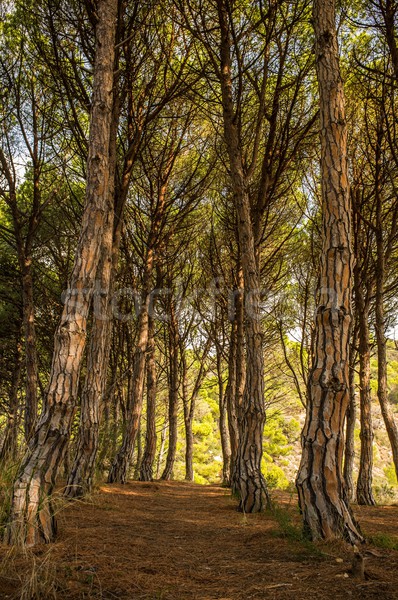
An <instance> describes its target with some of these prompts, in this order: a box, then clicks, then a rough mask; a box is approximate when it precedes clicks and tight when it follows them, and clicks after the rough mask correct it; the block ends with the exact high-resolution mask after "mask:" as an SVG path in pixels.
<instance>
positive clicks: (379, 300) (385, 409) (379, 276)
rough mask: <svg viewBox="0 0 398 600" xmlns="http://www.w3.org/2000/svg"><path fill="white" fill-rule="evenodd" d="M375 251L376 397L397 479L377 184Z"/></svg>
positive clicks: (397, 441)
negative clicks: (390, 399) (388, 382)
mask: <svg viewBox="0 0 398 600" xmlns="http://www.w3.org/2000/svg"><path fill="white" fill-rule="evenodd" d="M376 251H377V262H376V299H375V313H376V314H375V317H376V318H375V330H376V342H377V384H378V385H377V397H378V399H379V403H380V408H381V414H382V416H383V420H384V424H385V426H386V430H387V435H388V439H389V441H390V445H391V450H392V457H393V462H394V467H395V472H396V474H397V477H398V427H397V424H396V422H395V419H394V414H393V412H392V410H391V406H390V403H389V400H388V387H387V342H386V334H385V329H386V324H385V314H384V278H385V258H384V252H385V248H384V236H383V217H382V199H381V196H380V193H379V189H378V184H376Z"/></svg>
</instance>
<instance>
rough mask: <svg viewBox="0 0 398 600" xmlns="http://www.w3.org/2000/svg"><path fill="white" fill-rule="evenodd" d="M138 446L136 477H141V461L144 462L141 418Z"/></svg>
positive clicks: (137, 439) (137, 438)
mask: <svg viewBox="0 0 398 600" xmlns="http://www.w3.org/2000/svg"><path fill="white" fill-rule="evenodd" d="M135 443H136V448H137V452H136V457H137V458H136V461H135V467H134V479H139V477H140V469H141V462H142V436H141V419H140V422H139V424H138V431H137V437H136V441H135Z"/></svg>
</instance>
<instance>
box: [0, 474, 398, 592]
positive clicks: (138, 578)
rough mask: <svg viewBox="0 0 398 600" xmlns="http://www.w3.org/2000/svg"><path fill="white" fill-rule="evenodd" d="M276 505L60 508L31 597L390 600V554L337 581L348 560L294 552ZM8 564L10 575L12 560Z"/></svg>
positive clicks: (206, 493)
mask: <svg viewBox="0 0 398 600" xmlns="http://www.w3.org/2000/svg"><path fill="white" fill-rule="evenodd" d="M278 501H279V503H282V504H284V508H285V509H286V508H287V512H286V510H283V511H281V510H277V511H276V515H275V514H273V515H270V514H267V513H265V514H260V515H258V514H257V515H246V516H245V515H243V514H241V513H238V512H237V511H236V501H235V500H234V499H233V498H231V496H230V495H229V492H228V491H227V490H225V489H223V488H221V487H218V486H200V485H195V484H188V483H182V482H154V483H139V482H133V483H128V484H127V485H124V486H120V485H104V486H101V489H100V492H99V493H98V494H94V495H93V496H92V497H91V499H88V500H83V501H74V502H71V503H68V504H67V505H66V507H64V508H63V509H62V510H61V511H60V514H59V517H58V519H59V537H58V541H57V543H55V544H53V545H51V546H45V547H42V548H38V549H35V557H36V566H35V569H36V571H37V577H36V579H38V580H39V581H38V583H37V586H36V587H38V588H40V585H41V586H42V591H41V592H40V593H41V595H39V596H38V597H39V598H43V599H44V600H50V599H51V598H57V599H60V600H61V599H62V600H63V599H65V600H66V599H68V600H73V599H77V598H82V599H83V598H86V599H88V598H92V599H99V598H103V599H104V600H112V599H116V598H121V599H123V600H157V599H159V600H160V599H162V600H188V599H189V600H216V599H217V600H260V599H262V600H265V599H267V600H273V599H278V600H301V599H303V600H304V599H306V600H307V599H308V600H311V599H314V600H315V599H316V600H318V599H319V598H326V599H333V600H336V599H340V598H341V599H344V600H346V598H354V599H362V598H364V599H370V598H377V599H378V600H390V599H395V598H398V552H396V551H391V550H384V549H383V550H380V549H379V548H378V549H377V550H376V554H377V557H373V558H372V560H371V562H372V565H371V566H372V579H370V580H369V581H363V582H361V581H356V580H355V579H353V578H352V577H348V576H345V575H344V573H345V572H347V571H348V569H349V568H350V561H351V558H352V553H351V552H350V551H349V550H348V549H346V548H345V547H344V546H343V545H342V544H333V545H332V546H330V545H329V546H327V547H325V546H323V547H321V548H319V547H315V546H314V545H313V544H310V543H304V542H303V541H302V540H301V539H300V536H299V533H298V531H299V530H298V529H297V528H296V527H295V525H294V523H293V524H292V522H291V520H290V518H287V514H288V513H289V514H291V515H292V518H293V521H294V520H295V519H297V518H298V515H297V509H296V507H295V499H294V498H291V497H290V496H289V495H288V494H279V495H278ZM366 510H382V509H365V510H364V511H362V513H361V519H363V518H365V519H366V518H367V517H366ZM375 514H376V513H374V512H372V513H371V515H372V518H373V517H374V516H375ZM383 514H384V513H383ZM386 515H388V518H387V521H388V524H389V526H390V528H391V525H394V523H395V528H396V526H397V518H398V507H393V508H391V507H390V508H389V512H388V513H386ZM369 522H370V521H369ZM379 525H380V524H378V525H377V528H378V529H379ZM1 550H2V551H3V550H4V548H2V549H1ZM336 558H337V559H338V560H337V561H336ZM13 560H14V564H13V566H14V568H18V559H17V558H16V557H14V559H13ZM19 560H20V566H19V574H18V577H19V578H20V579H22V581H25V583H24V585H25V588H26V581H27V580H28V579H29V577H28V575H29V576H30V577H31V575H32V573H31V572H30V571H29V569H28V570H27V572H26V574H25V575H24V576H22V575H21V574H22V572H23V570H24V569H25V570H26V569H27V564H26V559H25V563H24V562H23V559H22V558H21V559H19ZM46 565H47V566H46ZM48 565H51V568H48ZM45 578H47V579H48V581H47V582H45ZM11 579H12V577H10V573H9V574H8V577H7V578H6V579H3V580H2V578H1V573H0V598H12V597H14V598H17V597H20V593H19V595H18V594H17V593H16V591H17V588H16V587H15V582H14V590H15V592H14V594H10V586H9V584H10V582H11ZM31 579H32V577H31ZM41 580H43V581H42V584H40V581H41ZM4 581H6V583H7V584H8V585H7V590H6V587H4V586H3V585H2V583H3V582H4ZM45 586H47V587H45ZM2 589H3V593H2V592H1V590H2ZM5 590H6V591H5ZM50 592H51V595H50ZM32 597H33V596H32ZM25 598H29V595H25Z"/></svg>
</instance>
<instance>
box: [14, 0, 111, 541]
mask: <svg viewBox="0 0 398 600" xmlns="http://www.w3.org/2000/svg"><path fill="white" fill-rule="evenodd" d="M97 14H98V24H97V31H96V57H95V65H94V79H93V100H92V113H91V123H90V140H89V156H88V163H87V187H86V206H85V210H84V215H83V222H82V229H81V234H80V240H79V244H78V248H77V251H76V256H75V264H74V268H73V272H72V277H71V282H70V291H69V294H68V296H67V298H66V300H65V305H64V310H63V313H62V317H61V320H60V323H59V325H58V328H57V331H56V334H55V344H54V354H53V363H52V367H51V374H50V382H49V386H48V392H47V397H46V399H45V404H44V410H43V412H42V415H41V417H40V420H39V422H38V425H37V428H36V432H35V435H34V437H33V438H32V442H31V445H30V450H29V452H28V453H27V454H26V456H25V458H24V460H23V463H22V465H21V469H20V471H19V474H18V477H17V480H16V482H15V484H14V489H13V497H12V504H11V511H10V518H9V522H8V526H7V529H6V535H5V539H6V542H7V543H9V544H16V543H19V544H24V543H26V544H27V545H34V544H36V543H38V542H40V541H43V540H44V541H46V542H49V541H51V540H53V539H54V537H55V533H56V522H55V515H54V511H53V507H52V504H51V496H50V495H51V492H52V490H53V488H54V485H55V480H56V476H57V473H58V470H59V467H60V465H61V464H62V460H63V455H64V451H65V446H66V444H67V442H68V439H69V435H70V428H71V424H72V420H73V417H74V414H75V406H76V397H77V388H78V381H79V373H80V366H81V361H82V356H83V351H84V347H85V340H86V329H87V317H88V312H89V307H90V305H91V299H92V295H93V291H94V282H95V278H96V273H97V267H98V263H99V260H100V253H101V246H102V231H103V227H104V222H105V219H106V215H107V214H108V211H109V198H108V183H109V143H110V129H111V118H112V91H113V67H114V44H115V28H116V27H115V25H116V14H117V2H116V0H99V2H98V5H97Z"/></svg>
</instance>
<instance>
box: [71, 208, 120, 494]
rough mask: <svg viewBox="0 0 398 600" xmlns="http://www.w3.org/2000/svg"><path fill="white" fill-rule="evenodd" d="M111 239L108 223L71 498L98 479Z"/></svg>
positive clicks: (105, 365)
mask: <svg viewBox="0 0 398 600" xmlns="http://www.w3.org/2000/svg"><path fill="white" fill-rule="evenodd" d="M109 220H110V219H108V221H109ZM109 242H110V244H112V229H109V227H108V226H106V227H105V231H104V248H103V251H102V258H101V262H100V266H99V273H100V278H99V283H100V290H98V292H97V293H99V295H100V297H99V298H98V299H96V300H95V301H94V318H93V326H92V331H91V337H90V345H89V349H88V357H87V375H86V380H85V383H84V388H83V392H82V399H81V405H80V426H79V433H78V442H77V449H76V454H75V458H74V461H73V465H72V468H71V471H70V473H69V475H68V479H67V484H66V488H65V491H64V496H66V497H68V498H77V497H79V496H84V495H85V494H87V493H89V492H91V490H92V488H93V483H94V476H95V462H96V457H97V451H98V444H99V429H100V421H101V413H102V402H103V396H104V392H105V386H106V374H107V370H108V359H109V345H110V344H109V342H110V327H111V321H110V315H109V310H108V308H109V307H108V305H109V292H110V289H109V284H110V276H111V273H110V272H111V256H110V247H109Z"/></svg>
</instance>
